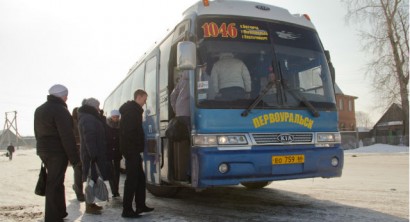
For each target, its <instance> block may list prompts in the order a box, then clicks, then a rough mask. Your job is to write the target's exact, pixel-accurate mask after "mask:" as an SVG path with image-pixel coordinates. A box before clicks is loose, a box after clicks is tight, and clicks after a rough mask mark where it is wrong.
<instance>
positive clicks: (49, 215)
mask: <svg viewBox="0 0 410 222" xmlns="http://www.w3.org/2000/svg"><path fill="white" fill-rule="evenodd" d="M67 95H68V90H67V88H66V87H65V86H63V85H60V84H56V85H53V86H52V87H51V88H50V89H49V96H48V97H47V101H46V102H45V103H44V104H43V105H41V106H39V107H38V108H37V109H36V111H35V113H34V134H35V137H36V140H37V155H38V156H39V157H40V159H41V161H43V163H44V165H45V167H46V169H47V182H46V187H47V188H46V195H45V199H46V203H45V205H46V206H45V219H44V221H45V222H55V221H63V218H65V217H66V216H67V215H68V214H67V211H66V210H67V209H66V203H65V189H64V178H65V172H66V170H67V166H68V160H69V161H70V162H71V164H72V166H73V167H74V168H75V167H78V163H79V162H80V158H79V156H78V153H77V151H76V146H75V138H74V134H73V120H72V117H71V115H70V112H69V111H68V109H67V105H66V103H65V102H66V101H67Z"/></svg>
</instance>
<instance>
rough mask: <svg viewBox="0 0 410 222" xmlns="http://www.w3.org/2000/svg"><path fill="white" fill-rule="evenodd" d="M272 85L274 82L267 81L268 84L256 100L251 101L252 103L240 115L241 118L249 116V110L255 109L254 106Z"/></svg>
mask: <svg viewBox="0 0 410 222" xmlns="http://www.w3.org/2000/svg"><path fill="white" fill-rule="evenodd" d="M273 84H275V81H272V80H269V82H268V84H267V85H266V86H265V88H263V90H262V91H261V92H260V93H259V96H258V97H256V99H255V100H254V101H253V103H252V104H251V105H250V106H249V107H248V108H247V109H246V110H244V111H243V112H242V113H241V116H242V117H246V116H248V115H249V113H250V112H251V110H252V109H253V108H255V106H256V105H257V104H258V103H259V102H260V101H261V99H262V98H263V96H265V95H266V93H268V92H269V90H270V89H271V88H272V86H273Z"/></svg>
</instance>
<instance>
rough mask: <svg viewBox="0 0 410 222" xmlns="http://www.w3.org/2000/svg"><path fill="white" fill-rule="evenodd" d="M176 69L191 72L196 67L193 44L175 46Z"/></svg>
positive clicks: (184, 43)
mask: <svg viewBox="0 0 410 222" xmlns="http://www.w3.org/2000/svg"><path fill="white" fill-rule="evenodd" d="M177 67H178V69H179V70H192V69H195V67H196V45H195V43H193V42H188V41H184V42H179V43H178V46H177Z"/></svg>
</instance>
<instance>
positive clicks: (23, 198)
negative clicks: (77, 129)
mask: <svg viewBox="0 0 410 222" xmlns="http://www.w3.org/2000/svg"><path fill="white" fill-rule="evenodd" d="M39 167H40V160H39V159H38V157H37V156H36V155H35V151H34V150H21V151H17V153H16V156H15V158H14V160H13V161H8V160H7V159H6V158H5V157H2V158H0V169H1V172H2V173H1V174H0V181H1V182H0V185H1V189H0V221H42V219H41V218H42V216H43V215H42V212H43V208H44V206H43V205H44V199H43V198H42V197H38V196H36V195H34V193H33V189H34V184H35V181H36V178H37V174H38V169H39ZM123 179H124V177H123V178H122V180H123ZM72 181H73V180H72V170H71V168H69V170H68V171H67V176H66V196H67V207H68V213H69V216H68V219H66V221H101V222H105V221H132V220H125V219H123V218H121V217H120V214H121V210H122V205H121V202H120V200H111V201H110V202H108V203H101V204H102V205H103V206H104V210H103V214H102V215H98V216H94V215H92V216H91V215H84V210H85V207H84V204H83V203H81V204H79V203H78V202H77V201H76V200H75V195H74V192H73V191H72V190H71V189H69V187H71V184H72ZM121 184H123V181H122V182H121ZM147 197H148V200H147V202H148V205H150V206H152V207H155V211H154V212H153V213H149V214H145V215H143V217H141V218H139V219H136V220H135V221H312V222H313V221H315V222H316V221H369V222H375V221H408V219H409V156H408V151H407V153H374V154H363V153H353V152H350V153H349V152H347V153H346V154H345V167H344V171H343V176H342V177H341V178H333V179H321V178H316V179H303V180H293V181H277V182H273V183H272V184H271V185H270V186H269V187H267V188H265V189H261V190H256V191H249V190H246V189H245V188H243V187H241V186H233V187H224V188H214V189H208V190H205V191H202V192H195V191H193V190H190V189H185V190H183V191H181V192H180V193H179V194H178V195H177V196H176V197H175V198H172V199H169V198H157V197H153V196H152V195H150V194H149V193H148V194H147Z"/></svg>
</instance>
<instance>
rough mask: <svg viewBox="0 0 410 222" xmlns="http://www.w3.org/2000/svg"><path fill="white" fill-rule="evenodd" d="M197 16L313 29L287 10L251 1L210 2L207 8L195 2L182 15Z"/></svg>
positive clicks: (311, 25)
mask: <svg viewBox="0 0 410 222" xmlns="http://www.w3.org/2000/svg"><path fill="white" fill-rule="evenodd" d="M193 13H194V14H197V15H237V16H248V17H253V18H263V19H269V20H277V21H283V22H288V23H293V24H297V25H301V26H305V27H309V28H312V29H315V27H314V25H313V24H312V22H311V21H309V20H308V19H307V18H305V16H303V15H300V14H290V13H289V11H288V10H286V9H284V8H280V7H277V6H273V5H268V4H264V3H258V2H251V1H238V0H216V1H210V2H209V6H204V4H203V3H202V1H199V2H197V3H196V4H194V5H193V6H191V7H190V8H188V9H187V10H186V11H185V12H184V13H183V15H184V17H185V16H189V15H190V14H193Z"/></svg>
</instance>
